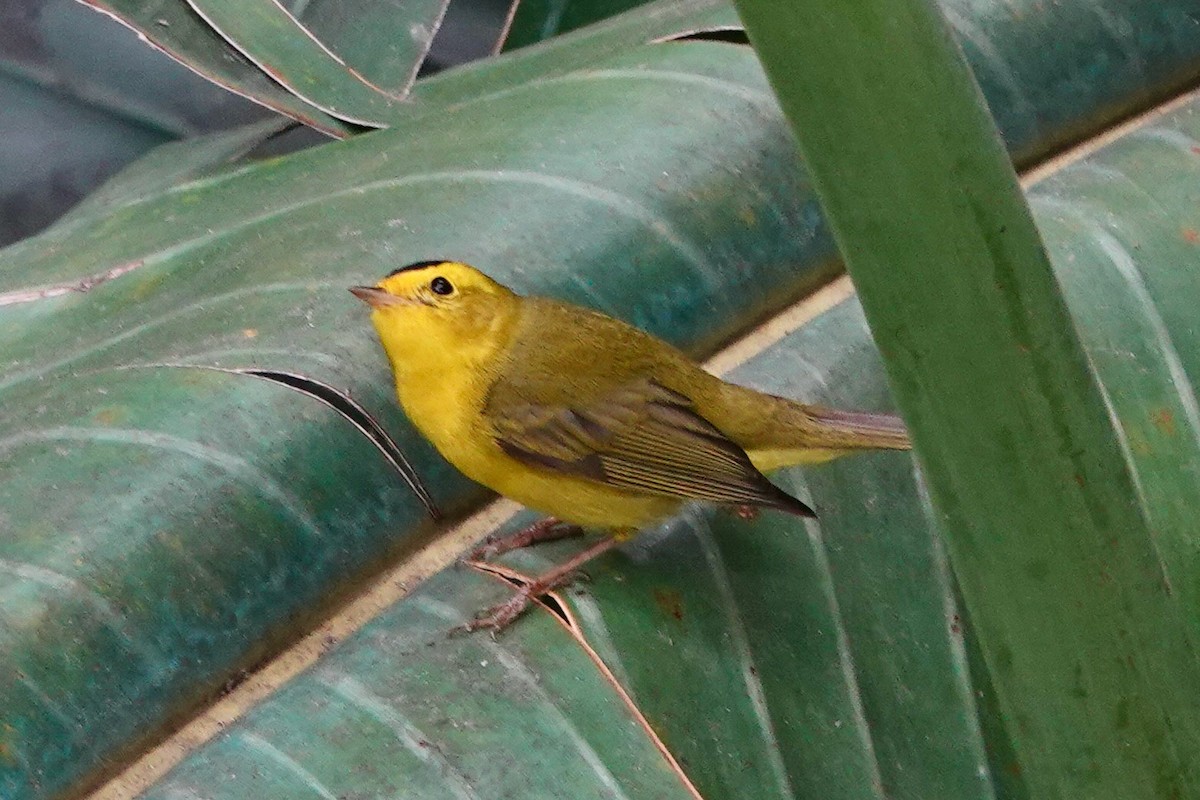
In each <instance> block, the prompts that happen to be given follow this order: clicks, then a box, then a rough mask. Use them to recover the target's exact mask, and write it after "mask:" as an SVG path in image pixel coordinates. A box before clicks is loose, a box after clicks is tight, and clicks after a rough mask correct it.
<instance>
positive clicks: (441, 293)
mask: <svg viewBox="0 0 1200 800" xmlns="http://www.w3.org/2000/svg"><path fill="white" fill-rule="evenodd" d="M350 291H351V292H352V293H353V294H354V296H355V297H357V298H358V299H360V300H362V301H363V302H365V303H366V304H367V305H369V306H370V307H371V322H372V323H374V325H375V330H376V331H377V332H378V333H379V339H380V341H381V342H382V343H383V349H384V350H385V351H386V352H387V354H388V357H389V359H391V361H392V365H393V367H395V368H396V370H397V372H399V371H401V370H403V369H405V368H408V367H420V366H422V365H425V364H424V362H429V361H431V360H433V359H439V360H440V359H441V358H459V359H463V360H469V358H470V357H471V356H472V354H473V353H477V352H479V351H480V350H481V348H486V349H488V350H490V349H491V348H493V347H494V346H495V345H496V344H497V339H498V338H499V337H500V335H501V334H502V333H503V331H502V330H500V329H501V328H503V327H505V324H506V323H507V322H509V321H510V320H512V319H513V318H514V316H515V312H516V310H517V307H518V304H519V302H520V297H519V296H518V295H517V294H516V293H514V292H513V291H512V290H511V289H509V288H508V287H506V286H503V285H501V284H499V283H496V281H494V280H492V279H491V278H489V277H488V276H486V275H484V274H483V273H482V272H480V271H479V270H477V269H475V268H474V267H472V266H470V265H468V264H463V263H461V262H458V261H444V260H433V261H418V262H416V263H414V264H409V265H408V266H405V267H401V268H400V269H397V270H393V271H392V272H390V273H388V275H387V276H386V277H384V278H383V280H381V281H379V283H377V284H375V285H374V286H352V287H350ZM427 365H428V366H433V364H432V363H430V364H427Z"/></svg>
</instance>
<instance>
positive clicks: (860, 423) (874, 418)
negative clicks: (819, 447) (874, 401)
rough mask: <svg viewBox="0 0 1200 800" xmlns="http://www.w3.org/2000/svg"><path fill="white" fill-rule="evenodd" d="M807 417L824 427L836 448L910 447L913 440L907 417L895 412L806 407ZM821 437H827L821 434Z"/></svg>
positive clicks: (906, 448)
mask: <svg viewBox="0 0 1200 800" xmlns="http://www.w3.org/2000/svg"><path fill="white" fill-rule="evenodd" d="M804 410H805V411H806V412H807V414H808V416H810V417H812V418H813V419H814V420H816V421H817V422H818V423H819V424H820V427H821V428H823V429H824V431H825V436H828V438H829V439H830V440H831V441H830V442H829V443H830V444H831V445H834V446H835V447H836V449H839V450H840V449H854V450H858V449H863V448H870V449H883V450H908V449H910V448H911V447H912V442H911V441H910V440H909V438H908V430H907V429H906V428H905V427H904V420H902V419H900V418H899V417H897V416H894V415H892V414H872V413H869V412H865V411H839V410H838V409H836V408H825V407H824V406H805V407H804ZM821 438H825V437H824V436H822V437H821Z"/></svg>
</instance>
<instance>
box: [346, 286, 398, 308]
mask: <svg viewBox="0 0 1200 800" xmlns="http://www.w3.org/2000/svg"><path fill="white" fill-rule="evenodd" d="M350 294H352V295H354V296H355V297H357V298H358V299H359V300H362V301H363V302H364V303H366V304H367V305H369V306H370V307H371V308H383V307H384V306H394V305H399V304H400V299H399V298H397V297H393V296H392V295H390V294H388V293H387V292H385V291H384V290H383V289H377V288H375V287H374V286H351V287H350Z"/></svg>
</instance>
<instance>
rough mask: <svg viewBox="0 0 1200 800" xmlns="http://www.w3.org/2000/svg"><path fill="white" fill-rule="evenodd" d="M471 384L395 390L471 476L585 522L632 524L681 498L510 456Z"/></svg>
mask: <svg viewBox="0 0 1200 800" xmlns="http://www.w3.org/2000/svg"><path fill="white" fill-rule="evenodd" d="M479 394H481V393H477V391H476V390H474V387H469V386H465V385H455V384H453V383H451V382H449V381H444V382H442V383H441V384H440V385H438V386H436V387H429V388H426V389H425V391H421V392H405V391H403V390H402V391H401V392H400V399H401V404H402V405H403V406H404V410H405V412H406V413H407V414H408V417H409V419H411V420H412V421H413V423H414V424H415V425H416V426H417V428H419V429H420V431H421V433H422V434H424V435H425V438H427V439H428V440H429V441H430V442H432V443H433V445H434V447H436V448H437V449H438V452H440V453H441V454H442V456H443V457H444V458H445V459H446V460H447V461H449V462H450V463H451V464H453V465H454V466H455V467H456V468H457V469H458V470H459V471H460V472H462V473H463V474H464V475H466V476H467V477H468V478H470V479H471V480H473V481H475V482H477V483H481V484H483V485H484V486H486V487H488V488H489V489H491V490H493V491H495V492H498V493H500V494H502V495H504V496H505V497H507V498H509V499H511V500H515V501H517V502H518V503H520V504H522V505H524V506H526V507H527V508H530V509H532V510H534V511H540V512H541V513H543V514H548V515H550V516H553V517H557V518H559V519H561V520H563V521H564V522H570V523H573V524H575V525H583V526H586V527H596V528H609V529H626V530H628V529H637V528H642V527H645V526H646V525H649V524H651V523H654V522H657V521H659V520H661V519H663V518H665V517H668V516H670V515H671V514H672V513H674V512H675V510H676V509H678V508H679V506H680V505H682V501H680V500H676V499H673V498H667V497H656V496H654V495H645V494H635V493H633V492H629V491H624V490H621V489H616V488H612V487H609V486H605V485H604V484H601V483H598V482H596V481H590V480H587V479H585V478H574V477H570V476H567V475H562V474H560V473H557V472H553V471H551V470H549V469H544V468H540V467H535V466H530V465H526V464H524V463H522V462H520V461H517V460H516V459H514V458H512V457H511V456H509V455H508V454H507V453H505V452H504V451H503V450H501V449H500V446H499V445H497V444H496V442H495V440H494V439H493V438H492V435H491V433H490V432H489V431H487V430H485V429H484V422H483V419H482V417H481V416H480V415H479V414H478V412H477V411H476V410H475V406H476V402H478V401H475V397H478V395H479Z"/></svg>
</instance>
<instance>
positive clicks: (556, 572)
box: [456, 536, 619, 636]
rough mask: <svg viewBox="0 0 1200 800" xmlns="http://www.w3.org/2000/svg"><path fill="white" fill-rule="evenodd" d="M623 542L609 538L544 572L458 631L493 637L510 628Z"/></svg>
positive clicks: (461, 626) (460, 627)
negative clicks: (489, 633) (543, 597)
mask: <svg viewBox="0 0 1200 800" xmlns="http://www.w3.org/2000/svg"><path fill="white" fill-rule="evenodd" d="M618 542H619V540H618V539H617V538H615V537H612V536H606V537H604V538H603V539H601V540H600V541H598V542H596V543H595V544H594V545H592V546H591V547H589V548H587V549H586V550H583V551H582V552H580V553H578V554H577V555H575V556H573V557H571V558H569V559H567V560H566V561H564V562H563V563H561V564H559V565H557V566H556V567H554V568H553V569H549V570H547V571H545V572H543V573H542V574H541V575H539V576H537V577H536V578H534V579H533V580H532V581H531V582H530V583H527V584H525V585H524V586H522V587H520V588H519V589H517V592H516V594H514V595H513V596H512V597H511V598H510V599H508V600H507V601H505V602H503V603H500V604H499V605H496V606H492V607H491V608H489V609H488V610H487V611H484V612H482V613H481V614H480V615H479V616H477V617H476V618H475V619H473V620H471V621H470V622H468V623H466V624H464V625H460V626H459V627H458V628H457V629H456V630H463V631H467V632H468V633H469V632H471V631H477V630H479V629H480V628H491V629H492V636H495V635H496V634H498V633H499V632H500V631H502V630H504V629H505V628H507V627H508V626H509V625H511V624H512V623H513V621H515V620H516V619H517V617H519V616H521V614H522V613H524V611H525V609H526V608H528V607H529V604H530V603H531V602H532V601H533V599H534V598H536V597H540V596H541V595H543V594H545V593H546V592H548V591H550V590H551V589H557V588H558V587H560V586H563V585H564V584H567V583H570V582H571V581H572V580H574V579H575V572H576V571H577V570H578V569H579V568H580V567H582V566H583V565H584V564H586V563H587V562H589V561H591V560H592V559H593V558H595V557H596V556H599V555H601V554H602V553H606V552H608V551H609V550H611V549H612V548H613V547H615V546H616V545H617V544H618Z"/></svg>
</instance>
